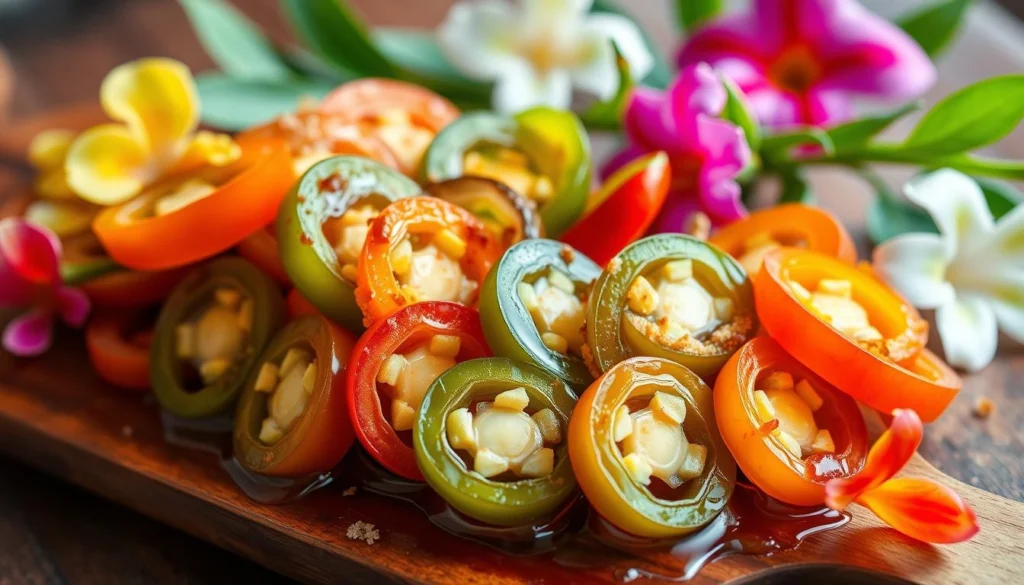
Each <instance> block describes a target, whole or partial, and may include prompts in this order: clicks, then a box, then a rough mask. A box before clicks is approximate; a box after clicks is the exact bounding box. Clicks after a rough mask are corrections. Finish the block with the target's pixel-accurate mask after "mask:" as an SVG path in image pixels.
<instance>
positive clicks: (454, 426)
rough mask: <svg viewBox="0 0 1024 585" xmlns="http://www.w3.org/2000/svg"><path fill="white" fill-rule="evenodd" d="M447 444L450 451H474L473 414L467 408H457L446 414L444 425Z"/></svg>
mask: <svg viewBox="0 0 1024 585" xmlns="http://www.w3.org/2000/svg"><path fill="white" fill-rule="evenodd" d="M445 433H446V434H447V436H448V444H449V445H451V446H452V449H463V450H466V451H469V452H474V451H476V431H474V430H473V413H471V412H469V409H468V408H458V409H455V410H453V411H451V412H450V413H448V418H447V420H446V424H445Z"/></svg>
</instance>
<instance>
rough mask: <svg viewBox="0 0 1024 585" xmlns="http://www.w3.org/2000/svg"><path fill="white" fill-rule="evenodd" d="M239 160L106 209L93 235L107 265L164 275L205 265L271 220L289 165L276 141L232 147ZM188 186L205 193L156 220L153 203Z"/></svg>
mask: <svg viewBox="0 0 1024 585" xmlns="http://www.w3.org/2000/svg"><path fill="white" fill-rule="evenodd" d="M239 146H241V147H242V158H241V159H240V160H239V161H238V162H236V163H234V164H232V165H229V166H227V167H210V168H205V169H202V170H200V171H198V172H197V173H195V174H191V175H188V176H184V177H170V178H168V179H165V180H163V181H161V182H160V183H158V184H156V185H154V186H153V187H150V188H149V189H147V190H146V191H144V192H143V193H142V194H141V195H139V196H138V197H136V198H135V199H132V200H131V201H129V202H127V203H124V204H122V205H118V206H115V207H109V208H107V209H105V210H103V211H102V212H100V214H99V215H98V216H96V219H95V220H94V221H93V230H94V231H95V232H96V236H97V237H98V238H99V239H100V241H101V242H102V243H103V248H104V249H106V251H107V253H108V254H110V257H111V258H113V259H114V260H115V261H116V262H117V263H118V264H121V265H123V266H127V267H128V268H132V269H135V270H165V269H168V268H175V267H178V266H184V265H187V264H192V263H194V262H197V261H199V260H203V259H205V258H209V257H211V256H214V255H216V254H219V253H220V252H223V251H224V250H227V249H228V248H231V247H232V246H234V245H235V244H237V243H238V242H240V241H242V240H243V239H245V237H246V236H248V235H249V234H251V233H253V232H255V231H256V230H259V229H261V228H262V227H263V226H265V225H267V224H268V223H270V222H271V220H273V219H274V216H275V214H276V213H277V208H278V206H279V204H280V203H281V199H282V198H283V197H284V196H285V194H286V193H287V192H288V189H289V187H291V185H292V183H293V182H294V178H295V177H294V170H293V169H292V157H291V155H290V154H289V153H288V149H287V147H286V146H285V144H284V142H281V141H256V140H252V141H240V142H239ZM191 179H200V180H202V181H203V182H204V183H205V184H209V185H213V186H214V190H213V192H211V193H209V194H207V195H204V196H202V197H200V198H198V199H196V200H194V201H191V202H189V203H187V204H184V205H182V206H180V207H177V208H176V209H174V210H171V211H168V212H167V213H165V214H163V215H157V214H156V211H155V210H156V209H157V208H158V204H159V202H160V201H161V200H162V199H163V198H164V197H166V196H168V195H169V194H171V193H176V192H177V190H178V189H180V188H182V187H183V186H185V185H186V184H187V183H188V181H189V180H191Z"/></svg>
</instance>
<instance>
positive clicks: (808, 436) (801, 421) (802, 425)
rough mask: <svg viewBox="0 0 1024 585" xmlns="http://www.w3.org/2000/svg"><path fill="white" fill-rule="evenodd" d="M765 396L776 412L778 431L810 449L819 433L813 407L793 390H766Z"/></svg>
mask: <svg viewBox="0 0 1024 585" xmlns="http://www.w3.org/2000/svg"><path fill="white" fill-rule="evenodd" d="M765 395H766V396H767V397H768V400H770V401H771V403H772V407H773V408H774V410H775V418H776V419H778V421H779V427H778V430H780V431H782V432H784V433H786V434H787V435H789V436H790V437H792V438H793V439H794V440H795V441H796V442H797V443H798V444H799V445H800V446H801V447H803V448H807V447H809V446H810V445H811V442H812V441H813V440H814V435H816V434H817V432H818V427H817V424H816V423H815V422H814V413H813V412H811V407H810V406H808V405H807V403H806V402H804V401H803V400H802V399H801V398H800V397H799V396H797V394H796V392H794V391H792V390H766V391H765Z"/></svg>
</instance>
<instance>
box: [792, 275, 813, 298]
mask: <svg viewBox="0 0 1024 585" xmlns="http://www.w3.org/2000/svg"><path fill="white" fill-rule="evenodd" d="M789 288H790V290H792V291H793V294H794V295H796V298H798V299H800V300H801V301H803V302H805V303H806V302H807V301H810V300H811V291H809V290H807V289H806V288H804V286H803V285H802V284H800V283H799V282H797V281H795V280H791V281H790V282H789Z"/></svg>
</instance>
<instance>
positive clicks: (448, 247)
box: [434, 228, 466, 260]
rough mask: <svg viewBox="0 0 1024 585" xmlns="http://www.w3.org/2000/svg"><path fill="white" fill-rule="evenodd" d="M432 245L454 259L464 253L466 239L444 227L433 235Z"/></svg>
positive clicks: (460, 257) (458, 258)
mask: <svg viewBox="0 0 1024 585" xmlns="http://www.w3.org/2000/svg"><path fill="white" fill-rule="evenodd" d="M434 246H435V247H437V249H438V250H441V251H442V252H444V253H445V254H447V255H449V256H451V257H452V258H454V259H456V260H461V259H462V257H463V256H465V255H466V240H463V239H462V238H461V237H459V235H458V234H456V233H455V232H453V231H452V230H450V229H448V228H445V229H442V230H441V231H439V232H437V234H436V235H435V236H434Z"/></svg>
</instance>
